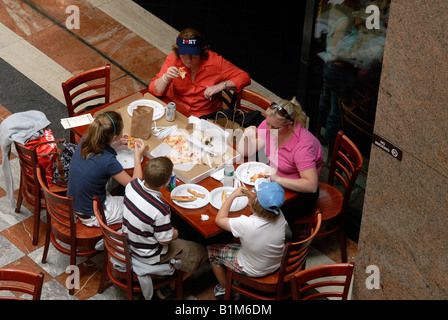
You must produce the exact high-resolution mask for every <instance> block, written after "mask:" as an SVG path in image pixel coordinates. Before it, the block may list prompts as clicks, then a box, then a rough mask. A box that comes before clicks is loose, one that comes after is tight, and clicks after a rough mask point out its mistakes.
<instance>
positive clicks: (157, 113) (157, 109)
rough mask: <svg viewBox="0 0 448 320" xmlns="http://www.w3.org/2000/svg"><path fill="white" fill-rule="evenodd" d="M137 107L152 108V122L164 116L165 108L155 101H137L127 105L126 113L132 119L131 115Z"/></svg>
mask: <svg viewBox="0 0 448 320" xmlns="http://www.w3.org/2000/svg"><path fill="white" fill-rule="evenodd" d="M138 106H145V107H150V108H153V109H154V113H153V114H152V120H154V121H155V120H159V119H160V118H162V117H163V115H164V114H165V108H164V107H163V106H162V105H161V104H160V103H158V102H157V101H154V100H137V101H134V102H131V104H129V106H128V113H129V115H130V116H131V117H132V113H133V112H134V110H135V109H136V108H137V107H138Z"/></svg>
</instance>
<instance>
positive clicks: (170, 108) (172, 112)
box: [166, 102, 176, 121]
mask: <svg viewBox="0 0 448 320" xmlns="http://www.w3.org/2000/svg"><path fill="white" fill-rule="evenodd" d="M175 119H176V104H175V103H174V102H169V103H168V104H167V105H166V121H174V120H175Z"/></svg>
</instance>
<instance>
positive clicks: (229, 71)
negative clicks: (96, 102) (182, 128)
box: [149, 28, 251, 117]
mask: <svg viewBox="0 0 448 320" xmlns="http://www.w3.org/2000/svg"><path fill="white" fill-rule="evenodd" d="M250 82H251V80H250V76H249V74H248V73H247V72H245V71H243V70H241V69H239V68H237V67H236V66H235V65H233V64H232V63H230V62H229V61H227V60H225V59H224V58H223V57H222V56H219V55H218V54H216V53H215V52H213V51H211V50H210V47H209V45H207V44H206V42H205V38H204V37H203V36H202V35H201V34H200V33H199V32H198V31H196V30H195V29H192V28H187V29H185V30H183V31H182V32H181V33H180V34H179V36H178V37H177V40H176V44H175V45H173V53H171V54H170V55H168V57H167V58H166V61H165V63H164V64H163V66H162V68H161V70H160V72H159V73H158V74H157V75H156V77H155V78H154V80H153V81H152V82H151V83H150V85H149V92H150V93H151V94H153V95H155V96H157V97H167V98H168V99H169V100H170V101H173V102H174V103H176V107H177V110H178V111H180V112H181V113H183V114H186V115H193V116H196V117H201V116H205V115H209V114H211V113H213V112H216V111H219V110H221V109H222V101H221V91H223V90H224V89H230V90H236V91H241V90H242V89H243V88H244V87H245V86H248V85H249V84H250Z"/></svg>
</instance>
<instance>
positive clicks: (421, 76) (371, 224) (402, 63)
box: [353, 0, 448, 300]
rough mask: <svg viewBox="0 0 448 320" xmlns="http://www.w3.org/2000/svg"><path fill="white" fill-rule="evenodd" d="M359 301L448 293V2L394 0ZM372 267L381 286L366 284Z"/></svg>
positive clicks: (359, 267) (356, 291) (356, 290)
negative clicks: (386, 146)
mask: <svg viewBox="0 0 448 320" xmlns="http://www.w3.org/2000/svg"><path fill="white" fill-rule="evenodd" d="M387 32H388V34H387V40H386V49H385V53H384V63H383V69H382V76H381V83H380V91H379V97H378V106H377V113H376V121H375V129H374V131H375V133H376V134H377V135H379V136H381V137H382V138H384V139H385V140H387V141H388V142H390V143H391V144H392V145H394V146H397V147H398V148H399V149H401V150H402V152H403V156H402V160H401V161H399V160H397V159H396V158H395V157H393V156H392V155H391V154H390V153H387V152H385V151H384V150H383V149H381V148H379V147H377V146H375V145H372V153H371V157H370V165H369V175H368V179H367V187H366V194H365V202H364V209H363V217H362V223H361V231H360V237H359V243H358V258H357V262H356V269H355V277H354V285H353V299H423V300H425V299H447V298H448V45H447V44H448V1H446V0H392V5H391V9H390V19H389V27H388V31H387ZM369 265H374V266H376V267H378V270H379V289H367V287H366V279H367V277H368V276H369V275H371V276H373V274H370V273H366V270H367V268H368V266H369Z"/></svg>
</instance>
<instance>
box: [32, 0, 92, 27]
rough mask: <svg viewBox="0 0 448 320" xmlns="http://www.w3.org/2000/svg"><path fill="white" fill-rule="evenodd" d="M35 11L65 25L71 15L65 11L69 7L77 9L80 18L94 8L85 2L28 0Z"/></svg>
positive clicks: (75, 0) (78, 0)
mask: <svg viewBox="0 0 448 320" xmlns="http://www.w3.org/2000/svg"><path fill="white" fill-rule="evenodd" d="M29 2H30V3H31V4H32V5H34V6H35V7H36V8H37V10H39V11H40V12H42V13H44V14H46V15H48V16H50V17H51V18H52V19H54V20H55V21H57V22H59V23H62V24H64V25H65V21H66V20H67V18H68V17H69V16H70V15H71V14H72V13H71V12H69V13H67V12H66V9H67V7H68V6H69V5H75V6H77V7H78V8H79V12H80V14H81V17H82V16H83V15H84V14H86V13H87V12H89V11H90V10H92V9H94V7H93V6H92V5H91V4H90V3H89V2H88V1H86V0H71V1H67V0H30V1H29Z"/></svg>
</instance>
